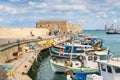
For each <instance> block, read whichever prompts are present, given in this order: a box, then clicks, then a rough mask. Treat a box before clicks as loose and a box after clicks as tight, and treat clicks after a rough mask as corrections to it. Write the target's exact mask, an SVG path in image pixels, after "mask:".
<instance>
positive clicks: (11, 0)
mask: <svg viewBox="0 0 120 80" xmlns="http://www.w3.org/2000/svg"><path fill="white" fill-rule="evenodd" d="M9 1H10V2H20V1H21V0H9Z"/></svg>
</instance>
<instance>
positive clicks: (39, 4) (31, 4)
mask: <svg viewBox="0 0 120 80" xmlns="http://www.w3.org/2000/svg"><path fill="white" fill-rule="evenodd" d="M28 4H29V5H30V6H32V7H35V8H46V7H47V4H46V3H44V2H40V3H36V2H32V1H29V2H28Z"/></svg>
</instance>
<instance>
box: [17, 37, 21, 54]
mask: <svg viewBox="0 0 120 80" xmlns="http://www.w3.org/2000/svg"><path fill="white" fill-rule="evenodd" d="M17 43H18V52H19V51H20V40H19V39H17Z"/></svg>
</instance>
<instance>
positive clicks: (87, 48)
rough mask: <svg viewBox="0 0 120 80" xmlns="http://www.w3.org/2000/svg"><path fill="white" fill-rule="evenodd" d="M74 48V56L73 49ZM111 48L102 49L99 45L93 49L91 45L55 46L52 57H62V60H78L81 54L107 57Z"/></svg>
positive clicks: (51, 51) (51, 50) (51, 52)
mask: <svg viewBox="0 0 120 80" xmlns="http://www.w3.org/2000/svg"><path fill="white" fill-rule="evenodd" d="M72 47H73V51H72V54H70V53H71V49H72ZM108 50H109V48H108V47H102V48H100V47H99V46H98V45H96V46H94V47H92V46H91V45H82V44H69V45H54V46H53V47H52V48H51V49H50V54H51V56H55V57H61V58H70V56H71V55H72V58H77V56H79V55H81V54H86V55H89V54H97V55H107V53H108Z"/></svg>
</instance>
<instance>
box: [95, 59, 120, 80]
mask: <svg viewBox="0 0 120 80" xmlns="http://www.w3.org/2000/svg"><path fill="white" fill-rule="evenodd" d="M97 62H98V65H99V70H100V75H101V76H102V77H103V80H120V58H112V59H109V60H99V61H97Z"/></svg>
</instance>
